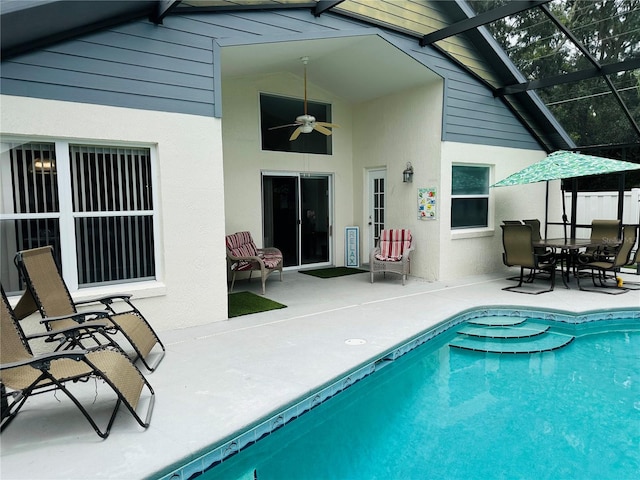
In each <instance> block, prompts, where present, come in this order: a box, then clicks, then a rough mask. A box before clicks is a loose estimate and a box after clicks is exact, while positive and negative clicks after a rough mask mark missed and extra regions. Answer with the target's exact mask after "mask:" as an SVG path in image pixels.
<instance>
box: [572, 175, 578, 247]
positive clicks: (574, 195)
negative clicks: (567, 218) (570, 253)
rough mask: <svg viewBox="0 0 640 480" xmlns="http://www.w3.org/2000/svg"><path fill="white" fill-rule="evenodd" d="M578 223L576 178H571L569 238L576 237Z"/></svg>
mask: <svg viewBox="0 0 640 480" xmlns="http://www.w3.org/2000/svg"><path fill="white" fill-rule="evenodd" d="M577 223H578V179H577V178H575V177H574V178H573V179H572V180H571V238H576V226H577Z"/></svg>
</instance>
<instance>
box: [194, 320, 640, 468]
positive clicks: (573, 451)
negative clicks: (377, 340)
mask: <svg viewBox="0 0 640 480" xmlns="http://www.w3.org/2000/svg"><path fill="white" fill-rule="evenodd" d="M496 318H497V319H494V321H493V323H492V321H491V319H489V320H490V321H489V322H482V321H481V322H479V323H480V325H478V324H475V325H470V324H467V323H464V324H461V325H458V326H457V327H455V328H454V329H452V330H451V331H447V332H445V333H443V334H441V335H439V336H438V337H437V338H435V339H433V340H431V341H429V342H428V343H427V344H425V345H422V346H421V347H419V348H416V349H415V350H413V351H411V352H409V353H407V354H406V355H404V356H402V357H400V358H399V359H397V360H395V361H393V362H389V365H388V366H386V367H384V368H382V369H380V371H376V373H375V374H373V375H369V376H367V377H365V378H363V379H362V380H360V381H358V382H357V383H355V384H354V385H353V386H351V387H350V388H347V389H346V390H344V391H343V392H342V393H340V394H338V395H336V396H335V397H333V398H331V399H329V400H327V401H325V402H324V403H322V404H321V405H319V406H317V407H316V408H314V409H312V410H311V411H309V412H308V413H306V414H304V415H302V416H300V417H299V418H296V419H295V420H293V421H291V422H290V423H288V424H287V425H286V426H285V427H283V428H279V429H277V430H275V431H274V432H273V433H271V434H270V435H268V436H266V437H265V438H263V439H262V440H260V441H258V442H257V443H255V444H254V445H251V446H250V447H248V448H246V449H243V450H242V451H240V452H239V453H237V454H235V455H233V456H232V457H230V458H228V459H226V460H225V461H224V462H222V463H220V464H219V465H217V466H215V467H214V468H212V469H210V470H208V471H207V472H205V473H204V474H202V475H201V476H200V477H199V478H201V479H206V480H213V479H225V480H227V479H245V478H246V479H253V478H254V472H256V473H257V478H258V479H259V480H265V479H278V480H280V479H314V480H315V479H323V480H324V479H349V480H351V479H427V478H446V479H536V480H539V479H581V480H582V479H585V480H589V479H615V480H624V479H636V478H640V324H639V323H638V322H637V321H636V322H633V323H631V322H628V321H627V322H624V323H621V322H617V323H616V322H590V324H589V325H588V326H577V327H575V326H566V325H564V326H563V325H560V324H556V323H553V322H546V321H543V320H536V319H529V320H526V321H525V322H521V321H520V320H518V321H517V322H513V324H512V325H509V324H508V323H509V322H501V321H500V318H498V317H496ZM483 323H484V324H483ZM502 323H506V324H505V325H503V324H502ZM516 323H518V324H517V325H516ZM485 350H489V351H491V352H511V353H490V352H487V351H485ZM537 350H543V351H541V352H539V353H513V352H514V351H518V352H536V351H537Z"/></svg>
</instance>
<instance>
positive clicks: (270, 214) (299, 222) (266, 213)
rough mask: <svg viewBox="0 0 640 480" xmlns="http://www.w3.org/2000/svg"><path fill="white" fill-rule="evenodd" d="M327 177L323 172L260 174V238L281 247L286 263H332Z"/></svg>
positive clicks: (292, 265) (291, 264)
mask: <svg viewBox="0 0 640 480" xmlns="http://www.w3.org/2000/svg"><path fill="white" fill-rule="evenodd" d="M330 180H331V177H330V175H325V174H298V173H287V174H281V173H273V174H272V173H264V174H263V176H262V195H263V232H264V238H263V242H264V245H265V246H268V247H277V248H279V249H280V250H281V251H282V254H283V257H284V266H285V267H297V266H302V265H323V264H326V265H328V264H330V263H331V241H330V240H331V233H332V232H331V228H332V219H331V201H330V199H331V182H330Z"/></svg>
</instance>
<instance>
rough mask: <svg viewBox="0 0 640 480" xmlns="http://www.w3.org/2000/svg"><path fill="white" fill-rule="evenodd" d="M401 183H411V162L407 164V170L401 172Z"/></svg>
mask: <svg viewBox="0 0 640 480" xmlns="http://www.w3.org/2000/svg"><path fill="white" fill-rule="evenodd" d="M402 181H403V182H404V183H411V182H413V167H412V166H411V162H407V168H405V169H404V172H402Z"/></svg>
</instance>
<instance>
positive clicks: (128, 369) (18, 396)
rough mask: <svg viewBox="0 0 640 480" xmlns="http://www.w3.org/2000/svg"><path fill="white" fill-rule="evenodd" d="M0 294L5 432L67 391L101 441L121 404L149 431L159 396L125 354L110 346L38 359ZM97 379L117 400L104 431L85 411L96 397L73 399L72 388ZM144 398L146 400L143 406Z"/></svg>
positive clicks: (12, 312) (50, 354)
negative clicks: (38, 404)
mask: <svg viewBox="0 0 640 480" xmlns="http://www.w3.org/2000/svg"><path fill="white" fill-rule="evenodd" d="M0 290H1V291H2V302H1V305H0V381H1V382H2V423H1V426H0V431H3V430H4V429H5V428H6V427H7V426H8V425H9V423H11V422H12V420H13V419H14V418H15V417H16V415H17V414H18V412H19V411H20V409H21V408H22V407H23V406H24V404H25V402H26V401H27V400H28V399H29V398H30V397H32V396H34V395H37V394H42V393H46V392H51V391H54V392H57V391H62V392H64V393H65V394H66V395H67V396H68V397H69V399H70V400H71V401H72V402H73V403H74V404H75V405H76V407H78V409H79V410H80V412H81V413H82V414H83V415H84V417H85V418H86V419H87V421H88V422H89V423H90V424H91V426H92V427H93V429H94V430H95V432H96V433H97V434H98V435H99V436H100V437H102V438H107V437H108V436H109V433H110V431H111V427H112V425H113V422H114V420H115V417H116V414H117V413H118V410H119V408H120V406H121V405H124V406H125V407H126V408H127V409H128V410H129V412H130V413H131V415H132V416H133V418H135V420H136V421H137V422H138V424H140V426H142V427H144V428H146V427H148V426H149V423H150V420H151V414H152V412H153V405H154V400H155V393H154V391H153V388H152V387H151V385H150V384H149V382H148V381H147V380H146V379H145V378H144V376H143V375H142V374H141V373H140V371H139V370H138V369H137V368H136V367H135V365H133V363H131V361H130V360H129V358H127V357H126V355H124V354H123V353H122V352H121V351H120V350H117V349H109V348H107V347H99V348H97V349H94V350H80V349H73V350H67V351H63V352H50V353H44V354H39V355H34V354H33V352H32V351H31V349H30V347H29V344H28V343H27V341H26V338H25V335H24V332H23V330H22V327H21V326H20V324H19V323H18V319H17V318H16V316H15V314H14V311H13V309H12V308H11V305H10V304H9V301H8V299H7V296H6V294H5V291H4V289H3V288H2V287H0ZM76 328H82V327H76ZM92 377H93V378H96V379H98V378H99V379H101V380H103V381H104V382H105V383H106V384H107V385H108V386H109V387H110V389H111V390H113V392H114V393H115V396H116V401H115V405H114V407H113V410H112V411H111V413H110V417H109V419H108V422H107V424H106V426H104V427H100V426H98V423H97V421H96V419H95V418H94V416H95V415H91V413H89V410H88V409H87V406H85V404H86V403H91V404H93V403H95V402H96V398H95V395H96V394H95V392H91V395H88V399H87V400H86V401H84V399H83V398H81V397H78V396H77V395H78V394H77V393H76V395H74V394H73V393H72V391H71V390H70V387H71V386H72V385H75V384H77V383H78V382H83V381H86V380H89V379H90V378H92ZM145 392H146V393H145ZM143 393H144V394H145V395H144V397H145V398H144V399H143V401H142V402H141V398H142V396H143ZM145 402H146V403H147V405H146V414H145V415H144V417H145V419H144V420H143V419H142V417H141V416H140V415H139V414H138V410H143V409H144V407H143V403H145ZM100 403H102V402H100ZM92 410H93V409H92ZM95 410H100V408H95ZM101 423H102V422H101Z"/></svg>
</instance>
